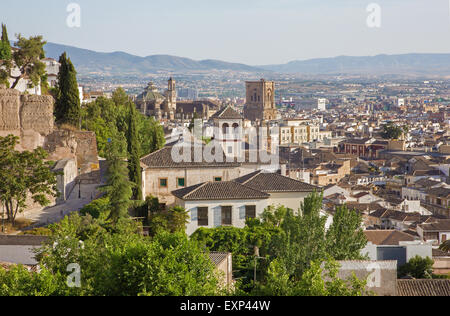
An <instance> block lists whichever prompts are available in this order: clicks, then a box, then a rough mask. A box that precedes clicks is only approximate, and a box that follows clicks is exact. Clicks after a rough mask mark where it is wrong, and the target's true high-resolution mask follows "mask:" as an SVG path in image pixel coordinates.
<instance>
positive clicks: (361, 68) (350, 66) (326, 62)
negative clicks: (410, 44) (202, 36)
mask: <svg viewBox="0 0 450 316" xmlns="http://www.w3.org/2000/svg"><path fill="white" fill-rule="evenodd" d="M260 68H263V69H266V70H271V71H274V72H278V73H302V74H314V75H318V74H328V75H329V74H373V75H382V74H412V75H414V74H415V75H421V74H428V75H431V74H434V75H447V76H448V75H450V54H404V55H377V56H370V57H351V56H339V57H334V58H320V59H310V60H304V61H299V60H297V61H292V62H289V63H287V64H282V65H269V66H260Z"/></svg>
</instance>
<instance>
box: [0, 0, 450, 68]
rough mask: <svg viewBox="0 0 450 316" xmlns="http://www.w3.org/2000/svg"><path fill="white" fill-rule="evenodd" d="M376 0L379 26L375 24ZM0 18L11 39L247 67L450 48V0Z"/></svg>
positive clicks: (179, 0)
mask: <svg viewBox="0 0 450 316" xmlns="http://www.w3.org/2000/svg"><path fill="white" fill-rule="evenodd" d="M70 3H76V4H78V5H79V7H80V9H81V11H80V22H81V25H80V27H69V26H68V25H67V18H68V16H69V15H70V14H71V13H70V12H67V6H68V5H69V4H70ZM371 3H375V4H377V5H378V6H379V8H380V9H381V11H380V15H379V16H380V25H379V26H380V27H369V26H368V24H367V19H368V17H369V15H370V16H371V17H373V15H372V14H373V13H372V12H368V11H367V7H368V5H369V4H371ZM371 21H374V20H373V19H371ZM0 22H3V23H6V24H7V27H8V31H9V34H10V36H9V37H10V38H14V34H17V33H21V34H22V35H24V36H31V35H43V36H44V38H45V40H47V41H48V42H54V43H58V44H64V45H71V46H76V47H80V48H86V49H91V50H95V51H101V52H113V51H124V52H127V53H130V54H134V55H138V56H148V55H155V54H168V55H175V56H181V57H188V58H192V59H195V60H201V59H218V60H224V61H229V62H238V63H245V64H249V65H267V64H281V63H286V62H289V61H292V60H305V59H312V58H325V57H334V56H341V55H349V56H368V55H377V54H404V53H450V41H449V38H450V0H271V1H269V0H220V1H219V0H169V1H168V0H164V1H162V0H128V1H123V0H70V1H66V0H40V1H35V0H22V1H6V0H2V1H0Z"/></svg>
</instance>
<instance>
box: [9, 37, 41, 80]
mask: <svg viewBox="0 0 450 316" xmlns="http://www.w3.org/2000/svg"><path fill="white" fill-rule="evenodd" d="M45 44H46V42H45V41H44V40H43V39H42V36H32V37H30V38H29V39H26V38H24V37H22V36H21V35H20V34H19V35H18V36H17V43H16V47H17V48H18V50H16V51H15V52H14V53H13V61H14V64H15V66H17V67H18V69H19V72H20V74H19V75H17V76H13V75H11V68H9V69H8V72H9V77H10V78H11V79H13V80H14V82H13V84H12V85H11V88H12V89H14V88H15V87H16V86H17V84H18V83H19V81H20V80H21V79H23V78H25V77H27V78H29V79H30V81H31V85H33V86H37V85H38V84H39V83H40V82H41V79H42V76H44V75H45V64H44V63H42V62H41V59H43V58H45V52H44V45H45ZM9 66H10V67H12V64H10V65H9Z"/></svg>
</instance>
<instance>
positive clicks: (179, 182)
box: [177, 178, 186, 187]
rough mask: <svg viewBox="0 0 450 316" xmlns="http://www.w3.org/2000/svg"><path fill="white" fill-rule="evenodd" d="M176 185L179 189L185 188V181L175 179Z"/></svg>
mask: <svg viewBox="0 0 450 316" xmlns="http://www.w3.org/2000/svg"><path fill="white" fill-rule="evenodd" d="M177 185H178V186H179V187H185V186H186V181H185V179H184V178H178V179H177Z"/></svg>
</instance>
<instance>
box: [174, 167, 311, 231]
mask: <svg viewBox="0 0 450 316" xmlns="http://www.w3.org/2000/svg"><path fill="white" fill-rule="evenodd" d="M315 190H318V188H317V187H315V186H312V185H309V184H306V183H303V182H300V181H296V180H293V179H291V178H288V177H284V176H281V175H279V174H275V173H266V172H263V171H257V172H253V173H251V174H248V175H246V176H243V177H241V178H238V179H235V180H233V181H223V182H204V183H201V184H197V185H194V186H190V187H187V188H183V189H179V190H175V191H172V194H173V195H174V196H175V198H176V204H177V205H180V206H182V207H184V208H185V209H186V210H187V211H188V214H189V223H188V224H187V227H186V233H187V234H188V235H192V234H193V233H194V232H195V231H196V230H197V229H198V228H200V227H206V228H214V227H219V226H233V227H238V228H243V227H244V226H245V222H246V219H247V218H257V217H260V216H261V214H262V213H263V212H264V210H265V209H266V208H267V207H268V206H271V205H273V206H285V207H288V208H291V209H293V210H294V211H297V210H298V209H299V208H300V205H301V203H302V202H303V200H304V198H305V197H306V196H308V195H309V194H311V193H312V192H314V191H315Z"/></svg>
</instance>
